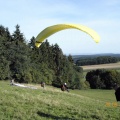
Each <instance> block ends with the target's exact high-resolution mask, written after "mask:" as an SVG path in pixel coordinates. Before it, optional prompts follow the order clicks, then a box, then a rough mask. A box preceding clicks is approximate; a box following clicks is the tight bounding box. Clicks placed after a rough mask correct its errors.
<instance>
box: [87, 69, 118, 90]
mask: <svg viewBox="0 0 120 120" xmlns="http://www.w3.org/2000/svg"><path fill="white" fill-rule="evenodd" d="M86 81H88V82H89V84H90V88H92V89H112V88H113V85H114V84H115V83H117V84H118V85H120V72H118V71H117V70H106V69H97V70H92V71H89V72H88V73H87V74H86Z"/></svg>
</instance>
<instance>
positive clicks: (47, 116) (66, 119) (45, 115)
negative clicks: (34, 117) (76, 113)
mask: <svg viewBox="0 0 120 120" xmlns="http://www.w3.org/2000/svg"><path fill="white" fill-rule="evenodd" d="M37 114H38V115H39V116H41V117H46V118H51V119H57V120H61V119H62V120H74V119H72V118H68V117H62V116H61V117H58V116H54V115H51V114H46V113H43V112H41V111H38V112H37Z"/></svg>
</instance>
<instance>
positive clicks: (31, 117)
mask: <svg viewBox="0 0 120 120" xmlns="http://www.w3.org/2000/svg"><path fill="white" fill-rule="evenodd" d="M34 86H35V87H36V88H38V89H30V88H21V87H17V86H10V85H9V82H4V81H0V119H1V120H48V119H49V120H52V119H56V120H58V119H59V120H63V119H65V120H66V119H67V120H68V119H69V120H119V119H120V104H118V103H117V102H116V99H115V96H114V91H113V90H70V92H69V93H68V92H62V91H61V90H60V89H58V88H54V87H51V86H46V88H45V89H42V88H41V87H40V85H34Z"/></svg>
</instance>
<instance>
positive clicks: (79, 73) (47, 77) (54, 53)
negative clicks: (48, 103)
mask: <svg viewBox="0 0 120 120" xmlns="http://www.w3.org/2000/svg"><path fill="white" fill-rule="evenodd" d="M0 56H1V57H0V80H9V79H12V78H15V81H16V82H20V83H22V82H24V83H40V82H42V81H44V82H45V83H46V84H49V85H54V86H57V87H59V86H60V85H61V84H62V83H64V82H66V83H68V86H69V87H70V88H72V89H81V85H82V84H85V83H82V82H81V79H82V77H83V69H82V68H81V67H77V66H76V65H75V64H74V63H73V59H72V56H71V55H69V56H66V55H64V54H63V52H62V50H61V48H60V47H59V46H58V45H57V44H55V45H50V44H49V42H48V41H47V40H46V42H44V43H43V44H42V45H41V47H40V48H36V47H35V38H34V37H31V39H30V40H29V42H27V41H26V39H25V36H24V34H23V33H22V32H21V31H20V26H19V25H16V26H15V31H14V32H13V33H12V34H11V33H10V32H9V29H8V28H5V27H4V26H2V25H1V26H0Z"/></svg>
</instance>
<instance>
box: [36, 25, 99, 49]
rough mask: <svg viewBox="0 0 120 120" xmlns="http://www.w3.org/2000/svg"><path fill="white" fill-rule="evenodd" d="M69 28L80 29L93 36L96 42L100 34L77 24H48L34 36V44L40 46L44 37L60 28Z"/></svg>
mask: <svg viewBox="0 0 120 120" xmlns="http://www.w3.org/2000/svg"><path fill="white" fill-rule="evenodd" d="M71 28H72V29H78V30H80V31H83V32H85V33H87V34H88V35H90V36H91V37H92V38H93V40H94V41H95V42H96V43H98V42H99V41H100V36H99V35H98V34H97V32H95V31H94V30H92V29H91V28H88V27H86V26H83V25H78V24H57V25H53V26H49V27H47V28H45V29H44V30H43V31H41V32H40V33H39V34H38V36H37V37H36V42H35V46H36V47H40V45H41V44H42V42H43V41H44V40H45V39H46V38H48V37H49V36H51V35H52V34H54V33H56V32H59V31H61V30H65V29H71Z"/></svg>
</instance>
